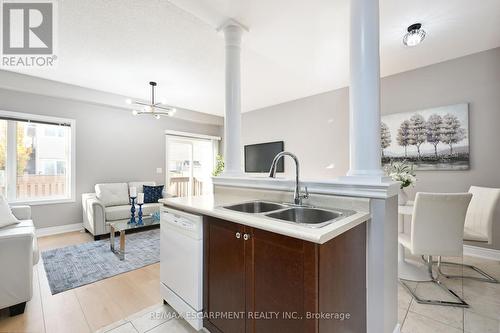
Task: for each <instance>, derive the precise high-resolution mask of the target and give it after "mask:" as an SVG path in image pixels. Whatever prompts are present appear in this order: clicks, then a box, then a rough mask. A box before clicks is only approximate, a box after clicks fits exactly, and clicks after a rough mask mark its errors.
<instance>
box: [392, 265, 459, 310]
mask: <svg viewBox="0 0 500 333" xmlns="http://www.w3.org/2000/svg"><path fill="white" fill-rule="evenodd" d="M426 263H427V268H428V271H429V275H430V278H431V281H429V282H431V283H435V284H437V285H438V286H439V287H440V288H441V289H443V290H444V291H446V292H447V293H449V294H450V295H452V296H453V297H454V298H455V299H456V300H457V302H451V301H441V300H432V299H423V298H420V297H418V295H417V294H416V293H415V292H414V291H413V290H412V289H411V288H410V287H409V286H408V285H407V284H406V283H405V282H404V280H403V279H399V282H400V283H401V285H402V286H403V287H404V288H405V289H406V291H408V293H409V294H410V295H411V296H412V297H413V298H414V299H415V301H416V302H417V303H419V304H431V305H442V306H454V307H460V308H468V307H469V304H467V302H465V301H464V300H463V299H462V298H461V297H460V296H458V295H457V294H456V293H455V292H454V291H453V290H451V289H449V288H448V287H447V286H446V285H444V284H443V283H442V282H441V281H440V280H439V278H438V277H434V274H433V272H432V256H429V257H428V259H427V260H426ZM421 283H425V282H421Z"/></svg>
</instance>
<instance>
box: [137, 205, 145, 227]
mask: <svg viewBox="0 0 500 333" xmlns="http://www.w3.org/2000/svg"><path fill="white" fill-rule="evenodd" d="M138 205H139V213H137V216H138V217H139V220H138V221H137V225H143V224H144V223H143V222H142V204H138Z"/></svg>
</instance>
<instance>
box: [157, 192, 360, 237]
mask: <svg viewBox="0 0 500 333" xmlns="http://www.w3.org/2000/svg"><path fill="white" fill-rule="evenodd" d="M243 201H244V200H243ZM243 201H242V200H241V198H239V197H231V196H222V195H218V196H217V198H215V197H214V196H213V195H203V196H196V197H182V198H167V199H161V200H160V202H161V203H163V204H164V205H165V206H167V207H170V208H174V209H179V210H182V211H186V212H191V213H195V214H200V215H208V216H213V217H216V218H220V219H223V220H226V221H230V222H236V223H239V224H243V225H247V226H250V227H254V228H258V229H262V230H266V231H270V232H274V233H277V234H281V235H285V236H290V237H294V238H298V239H302V240H305V241H309V242H313V243H318V244H323V243H326V242H327V241H329V240H331V239H332V238H335V237H336V236H338V235H340V234H342V233H344V232H346V231H347V230H349V229H351V228H354V227H355V226H357V225H359V224H361V223H364V222H366V221H368V220H369V219H370V214H369V213H367V212H359V211H358V212H356V213H355V214H353V215H350V216H348V217H345V218H343V219H341V220H339V221H337V222H334V223H331V224H329V225H326V226H324V227H321V228H311V227H308V226H303V225H297V224H293V223H289V222H281V221H277V220H274V219H270V218H267V217H265V216H263V215H262V214H251V213H250V214H249V213H241V212H235V211H231V210H227V209H224V208H222V207H221V206H225V205H229V204H235V203H241V202H243ZM246 201H250V200H246ZM325 209H328V208H325ZM331 209H334V207H331Z"/></svg>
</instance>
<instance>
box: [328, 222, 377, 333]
mask: <svg viewBox="0 0 500 333" xmlns="http://www.w3.org/2000/svg"><path fill="white" fill-rule="evenodd" d="M381 306H382V304H381ZM334 313H339V314H342V313H343V314H349V315H350V319H348V320H339V319H320V320H319V332H324V333H326V332H353V333H366V331H367V328H366V223H362V224H360V225H358V226H356V227H354V228H352V229H350V230H348V231H346V232H345V233H343V234H341V235H339V236H337V237H335V238H333V239H332V240H330V241H328V242H326V243H325V244H322V245H320V246H319V315H330V314H334Z"/></svg>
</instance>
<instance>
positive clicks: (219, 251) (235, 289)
mask: <svg viewBox="0 0 500 333" xmlns="http://www.w3.org/2000/svg"><path fill="white" fill-rule="evenodd" d="M206 218H207V219H208V221H206V222H207V223H205V257H204V259H205V281H204V286H205V287H204V291H205V294H204V305H205V311H206V312H207V313H208V314H209V315H210V316H211V317H210V318H208V319H207V320H205V326H206V327H207V328H208V329H209V330H210V331H211V332H217V331H220V332H224V333H232V332H234V333H239V332H242V333H243V332H245V318H244V317H243V316H241V317H239V318H228V317H226V318H224V317H221V316H217V315H218V314H223V315H224V314H229V313H236V314H237V313H244V312H245V241H244V240H243V227H242V226H241V225H239V224H236V223H230V222H226V221H223V220H219V219H216V218H213V217H206ZM236 233H240V237H239V238H237V236H236Z"/></svg>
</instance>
